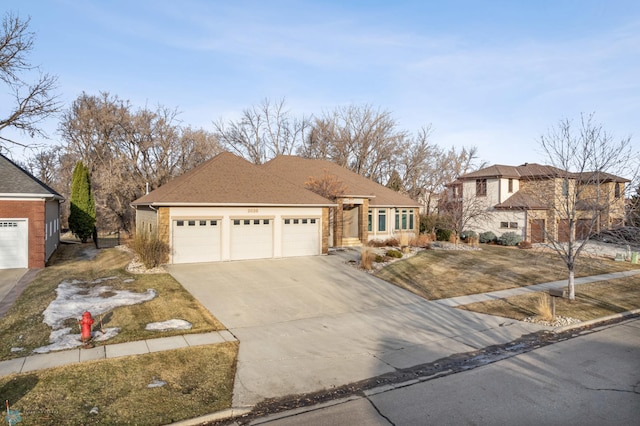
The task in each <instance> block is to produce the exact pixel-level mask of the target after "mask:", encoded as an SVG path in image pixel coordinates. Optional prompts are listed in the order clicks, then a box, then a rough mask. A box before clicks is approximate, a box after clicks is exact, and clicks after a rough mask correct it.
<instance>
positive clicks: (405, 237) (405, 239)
mask: <svg viewBox="0 0 640 426" xmlns="http://www.w3.org/2000/svg"><path fill="white" fill-rule="evenodd" d="M408 245H409V234H407V233H406V232H403V233H401V234H400V246H408Z"/></svg>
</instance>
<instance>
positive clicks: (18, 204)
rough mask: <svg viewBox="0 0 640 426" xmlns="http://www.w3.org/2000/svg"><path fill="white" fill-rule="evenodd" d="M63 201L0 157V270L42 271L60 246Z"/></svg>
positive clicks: (11, 162) (26, 173) (53, 192)
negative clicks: (25, 269)
mask: <svg viewBox="0 0 640 426" xmlns="http://www.w3.org/2000/svg"><path fill="white" fill-rule="evenodd" d="M62 201H63V197H62V196H61V195H60V194H58V193H57V192H56V191H54V190H53V189H51V188H50V187H48V186H47V185H45V184H44V183H42V182H41V181H40V180H38V179H37V178H35V177H34V176H33V175H31V174H30V173H29V172H27V171H26V170H24V169H23V168H22V167H20V166H18V165H17V164H15V163H14V162H13V161H11V160H9V159H8V158H7V157H5V156H4V155H2V154H0V269H10V268H43V267H44V266H45V264H46V262H47V261H48V260H49V258H50V257H51V255H52V254H53V252H54V251H55V250H56V248H58V245H59V244H60V203H61V202H62Z"/></svg>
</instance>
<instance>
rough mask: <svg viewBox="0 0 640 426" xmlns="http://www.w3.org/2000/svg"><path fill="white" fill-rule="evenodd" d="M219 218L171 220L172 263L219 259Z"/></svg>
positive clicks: (214, 260)
mask: <svg viewBox="0 0 640 426" xmlns="http://www.w3.org/2000/svg"><path fill="white" fill-rule="evenodd" d="M220 225H221V221H220V220H212V219H206V220H205V219H196V220H188V219H185V220H174V221H173V263H196V262H216V261H219V260H220Z"/></svg>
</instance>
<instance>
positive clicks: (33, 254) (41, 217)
mask: <svg viewBox="0 0 640 426" xmlns="http://www.w3.org/2000/svg"><path fill="white" fill-rule="evenodd" d="M0 218H6V219H11V218H16V219H23V218H27V219H29V268H44V263H45V262H44V258H45V249H44V232H45V231H44V224H45V204H44V200H42V201H6V200H0Z"/></svg>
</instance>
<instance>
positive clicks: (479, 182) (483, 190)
mask: <svg viewBox="0 0 640 426" xmlns="http://www.w3.org/2000/svg"><path fill="white" fill-rule="evenodd" d="M485 195H487V180H486V179H476V196H485Z"/></svg>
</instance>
